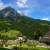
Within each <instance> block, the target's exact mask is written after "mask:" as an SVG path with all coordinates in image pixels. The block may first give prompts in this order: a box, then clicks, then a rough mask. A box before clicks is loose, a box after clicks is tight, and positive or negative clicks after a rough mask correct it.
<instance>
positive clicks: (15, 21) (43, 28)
mask: <svg viewBox="0 0 50 50" xmlns="http://www.w3.org/2000/svg"><path fill="white" fill-rule="evenodd" d="M6 9H7V11H5V10H6ZM6 9H4V10H2V11H0V36H1V35H3V34H4V35H5V34H7V36H8V37H11V36H12V32H13V35H14V36H12V37H16V36H15V34H17V32H16V31H19V32H20V33H19V34H23V35H25V36H27V37H28V38H30V39H38V38H39V37H40V36H44V35H45V34H46V33H47V32H48V26H49V25H50V22H48V21H44V20H39V19H32V18H29V17H27V16H21V15H20V14H18V13H17V12H16V11H14V9H13V8H10V7H9V8H6ZM10 10H11V11H10ZM5 12H6V13H7V14H5ZM14 12H16V13H14ZM12 16H13V17H12ZM11 30H14V31H11ZM9 31H10V32H9ZM7 32H8V33H7ZM14 32H15V33H14ZM9 33H10V34H11V35H10V34H9Z"/></svg>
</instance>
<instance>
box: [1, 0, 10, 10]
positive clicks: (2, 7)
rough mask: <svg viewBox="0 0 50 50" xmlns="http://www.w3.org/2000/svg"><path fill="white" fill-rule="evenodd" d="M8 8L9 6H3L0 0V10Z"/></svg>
mask: <svg viewBox="0 0 50 50" xmlns="http://www.w3.org/2000/svg"><path fill="white" fill-rule="evenodd" d="M8 6H10V4H7V5H5V4H4V3H3V2H2V0H0V10H2V9H4V8H5V7H8Z"/></svg>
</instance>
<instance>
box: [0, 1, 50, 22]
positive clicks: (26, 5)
mask: <svg viewBox="0 0 50 50" xmlns="http://www.w3.org/2000/svg"><path fill="white" fill-rule="evenodd" d="M8 6H11V7H12V8H14V9H15V10H16V11H17V12H18V13H20V14H24V15H26V16H29V17H31V18H35V19H42V20H49V21H50V0H0V10H2V9H4V8H5V7H8Z"/></svg>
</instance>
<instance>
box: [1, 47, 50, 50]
mask: <svg viewBox="0 0 50 50" xmlns="http://www.w3.org/2000/svg"><path fill="white" fill-rule="evenodd" d="M0 50H10V49H6V48H0ZM17 50H50V49H48V48H36V49H35V48H22V47H20V48H18V47H17Z"/></svg>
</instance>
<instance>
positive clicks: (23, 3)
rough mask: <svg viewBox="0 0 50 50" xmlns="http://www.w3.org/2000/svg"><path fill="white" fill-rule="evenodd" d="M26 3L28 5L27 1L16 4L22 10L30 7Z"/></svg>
mask: <svg viewBox="0 0 50 50" xmlns="http://www.w3.org/2000/svg"><path fill="white" fill-rule="evenodd" d="M26 3H27V0H17V2H16V4H17V6H18V7H21V8H24V7H28V5H27V4H26Z"/></svg>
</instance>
